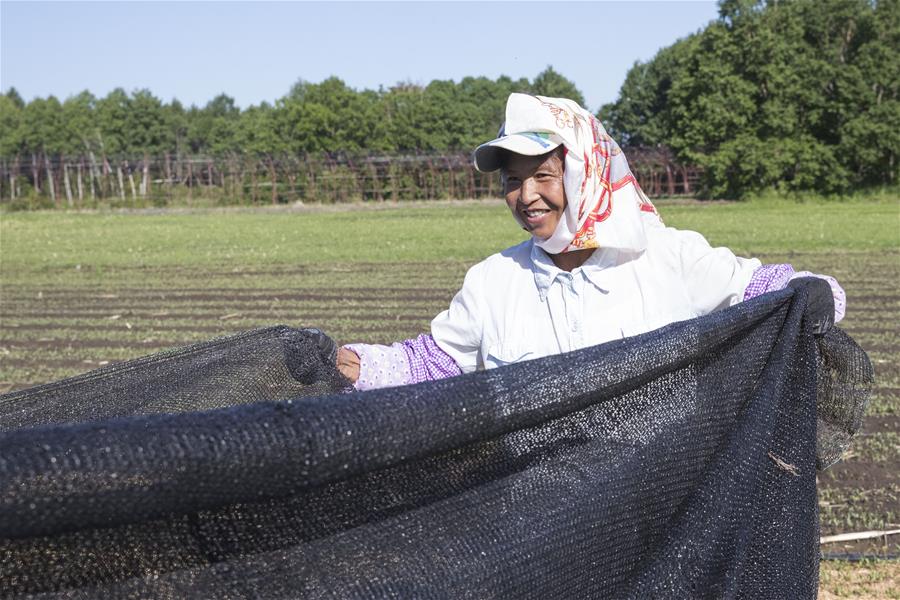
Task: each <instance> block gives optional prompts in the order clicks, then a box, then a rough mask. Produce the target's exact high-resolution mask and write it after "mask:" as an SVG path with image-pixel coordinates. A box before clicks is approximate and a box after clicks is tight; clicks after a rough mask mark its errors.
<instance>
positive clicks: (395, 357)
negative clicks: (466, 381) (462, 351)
mask: <svg viewBox="0 0 900 600" xmlns="http://www.w3.org/2000/svg"><path fill="white" fill-rule="evenodd" d="M344 347H345V348H347V349H349V350H352V351H353V352H355V353H356V355H357V356H359V379H357V380H356V384H355V387H356V389H357V390H360V391H365V390H372V389H375V388H383V387H392V386H397V385H408V384H410V383H419V382H420V381H433V380H435V379H443V378H445V377H453V376H454V375H460V374H462V371H461V370H460V368H459V366H458V365H457V364H456V361H454V360H453V359H452V358H451V357H450V356H449V355H448V354H447V353H446V352H444V351H443V350H441V349H440V347H439V346H438V345H437V344H436V343H435V341H434V338H432V337H431V336H430V335H428V334H422V335H420V336H419V337H417V338H414V339H411V340H406V341H404V342H399V343H396V344H391V345H390V346H382V345H380V344H348V345H347V346H344Z"/></svg>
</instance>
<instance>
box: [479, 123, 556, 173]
mask: <svg viewBox="0 0 900 600" xmlns="http://www.w3.org/2000/svg"><path fill="white" fill-rule="evenodd" d="M505 129H506V124H504V125H503V127H501V128H500V133H499V134H498V137H497V139H495V140H491V141H490V142H487V143H485V144H481V145H480V146H478V147H477V148H475V168H476V169H478V170H479V171H481V172H482V173H490V172H491V171H496V170H497V169H499V168H500V167H501V166H503V165H502V156H503V152H502V151H503V150H508V151H509V152H515V153H516V154H524V155H525V156H540V155H541V154H547V153H548V152H550V151H552V150H553V149H554V148H557V147H558V146H560V145H561V144H562V143H563V139H562V137H560V136H559V135H558V134H556V133H550V132H546V131H522V132H519V133H511V134H509V135H506V133H505Z"/></svg>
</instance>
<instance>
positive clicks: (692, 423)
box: [0, 288, 872, 599]
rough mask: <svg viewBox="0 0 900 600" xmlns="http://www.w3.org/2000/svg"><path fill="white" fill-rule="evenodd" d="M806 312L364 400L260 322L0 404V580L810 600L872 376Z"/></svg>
mask: <svg viewBox="0 0 900 600" xmlns="http://www.w3.org/2000/svg"><path fill="white" fill-rule="evenodd" d="M805 306H806V289H805V288H799V289H798V290H796V291H795V290H790V289H789V290H784V291H781V292H776V293H773V294H767V295H765V296H761V297H759V298H756V299H753V300H751V301H748V302H745V303H742V304H739V305H736V306H734V307H732V308H730V309H727V310H724V311H721V312H718V313H715V314H712V315H709V316H706V317H703V318H699V319H694V320H691V321H684V322H680V323H675V324H672V325H669V326H667V327H664V328H662V329H660V330H657V331H653V332H650V333H647V334H644V335H640V336H637V337H633V338H627V339H624V340H621V341H616V342H611V343H607V344H603V345H600V346H596V347H592V348H587V349H584V350H580V351H577V352H572V353H568V354H563V355H558V356H552V357H547V358H543V359H539V360H535V361H530V362H525V363H520V364H515V365H511V366H508V367H504V368H500V369H495V370H490V371H482V372H476V373H472V374H469V375H464V376H461V377H455V378H451V379H445V380H441V381H436V382H429V383H422V384H417V385H411V386H405V387H399V388H389V389H383V390H375V391H371V392H365V393H347V390H346V389H345V387H344V386H345V383H346V381H345V380H343V379H342V378H341V377H340V375H339V374H338V373H337V372H336V371H335V370H334V367H333V366H332V365H331V364H329V362H328V361H327V360H326V359H324V358H323V357H321V356H320V355H319V351H318V349H317V348H316V346H315V341H314V337H313V336H311V335H310V334H309V333H308V332H306V331H303V330H296V329H290V328H287V327H274V328H269V329H262V330H255V331H251V332H247V333H244V334H240V335H237V336H233V337H229V338H224V339H220V340H214V341H212V342H208V343H203V344H198V345H194V346H191V347H188V348H184V349H180V350H173V351H169V352H166V353H162V354H158V355H154V356H151V357H147V358H143V359H139V360H135V361H129V362H126V363H121V364H119V365H114V366H112V367H109V368H105V369H101V370H98V371H94V372H92V373H89V374H87V375H84V376H80V377H76V378H72V379H69V380H64V381H61V382H57V383H54V384H49V385H46V386H40V387H37V388H33V389H30V390H24V391H21V392H17V393H13V394H8V395H6V396H2V397H0V590H2V592H3V593H4V594H6V595H9V596H17V595H33V596H34V597H41V598H43V597H47V598H93V597H98V596H100V597H118V598H148V597H156V598H173V599H174V598H189V597H190V598H194V597H197V598H201V597H202V598H541V599H543V598H608V597H615V598H695V597H696V598H755V599H756V598H813V597H815V595H816V588H817V578H818V556H819V553H818V515H817V509H816V479H815V472H816V464H817V460H818V462H819V464H820V466H825V465H827V464H829V463H831V462H833V461H834V460H835V459H836V457H837V456H839V454H840V452H841V451H842V450H843V448H845V447H846V443H847V442H848V441H849V438H850V437H851V436H852V434H853V433H854V432H855V431H856V430H857V429H858V428H859V425H860V422H861V419H862V410H863V408H864V406H865V403H866V400H867V395H868V389H869V387H870V385H871V381H872V370H871V365H870V363H869V361H868V359H867V358H866V356H865V354H864V353H863V352H862V351H861V350H860V349H859V348H858V346H856V344H855V343H854V342H853V341H852V340H851V339H850V338H849V337H847V336H846V335H845V334H844V333H843V332H841V331H840V330H839V329H837V328H833V329H832V330H831V332H829V333H828V334H827V335H826V336H825V337H824V338H819V339H815V338H813V336H812V335H811V334H810V333H809V329H808V325H807V321H806V320H805V319H804V318H803V317H804V310H805ZM817 430H818V438H819V439H818V448H819V451H818V453H817Z"/></svg>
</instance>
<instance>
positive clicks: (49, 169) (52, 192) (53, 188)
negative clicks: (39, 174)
mask: <svg viewBox="0 0 900 600" xmlns="http://www.w3.org/2000/svg"><path fill="white" fill-rule="evenodd" d="M44 168H45V169H46V170H47V185H48V186H50V199H51V200H53V204H56V186H55V185H53V168H52V167H51V166H50V161H49V160H48V159H47V156H46V155H44Z"/></svg>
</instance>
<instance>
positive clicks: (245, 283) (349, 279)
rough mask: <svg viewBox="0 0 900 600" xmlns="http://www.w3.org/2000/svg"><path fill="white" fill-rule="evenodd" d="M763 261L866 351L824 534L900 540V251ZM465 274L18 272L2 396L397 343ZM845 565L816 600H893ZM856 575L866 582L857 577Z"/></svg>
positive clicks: (892, 545)
mask: <svg viewBox="0 0 900 600" xmlns="http://www.w3.org/2000/svg"><path fill="white" fill-rule="evenodd" d="M760 258H761V259H763V261H764V262H791V263H793V264H794V265H795V267H797V268H798V269H799V268H803V269H808V270H811V271H813V272H820V273H822V272H824V273H829V274H832V275H834V276H835V277H837V278H838V279H839V280H840V281H841V283H842V284H843V285H844V287H845V289H846V290H847V291H848V314H847V318H846V320H845V321H844V322H843V323H842V324H841V327H843V328H844V329H845V330H846V331H847V332H848V333H850V334H851V335H852V336H853V337H854V338H855V339H856V340H857V342H859V343H860V345H861V346H862V347H863V348H864V349H865V350H867V352H868V353H869V355H870V357H871V359H872V361H873V364H874V366H875V372H876V387H875V391H874V394H873V398H872V402H871V405H870V408H869V411H868V415H867V417H866V420H865V425H864V430H863V433H862V434H861V435H860V436H859V437H858V439H857V441H856V442H855V444H854V446H853V447H852V448H851V450H850V451H849V452H848V453H847V455H846V456H845V457H844V460H843V462H841V463H839V464H838V465H836V466H834V467H832V468H831V469H829V470H827V471H825V472H823V473H820V474H819V490H820V491H819V509H820V514H821V524H822V534H823V535H830V534H835V533H844V532H852V531H862V530H872V529H891V528H893V529H896V528H900V433H898V432H900V327H898V323H900V286H898V284H897V282H898V281H900V252H897V251H887V252H885V251H878V252H865V251H843V252H840V251H835V252H805V253H792V254H768V255H763V256H760ZM470 264H471V261H468V260H466V261H464V260H449V261H422V262H403V263H396V264H391V263H383V262H382V263H366V262H353V263H348V262H346V261H342V262H333V263H328V262H322V263H317V264H306V265H298V266H290V265H271V266H266V265H262V266H261V265H258V264H257V265H246V264H240V263H239V262H235V264H232V265H227V266H223V265H219V266H215V267H182V266H165V265H163V266H151V267H141V266H134V265H126V266H109V265H103V266H98V265H93V266H92V265H88V264H85V265H81V264H79V265H76V266H75V267H72V266H68V267H56V266H52V265H50V266H44V267H37V268H35V269H33V270H31V271H29V272H27V273H26V272H18V271H16V270H10V269H4V271H3V279H4V285H3V289H2V298H0V317H2V327H0V392H7V391H12V390H16V389H20V388H24V387H28V386H31V385H35V384H39V383H43V382H47V381H52V380H55V379H59V378H61V377H65V376H70V375H74V374H77V373H81V372H84V371H88V370H91V369H94V368H97V367H99V366H103V365H105V364H109V363H112V362H116V361H121V360H126V359H130V358H135V357H138V356H142V355H146V354H149V353H152V352H155V351H158V350H161V349H164V348H169V347H172V346H177V345H182V344H185V343H189V342H193V341H198V340H205V339H209V338H211V337H216V336H220V335H226V334H229V333H233V332H237V331H242V330H246V329H249V328H253V327H258V326H264V325H272V324H275V323H284V324H288V325H291V326H296V327H299V326H315V327H319V328H321V329H323V330H325V331H326V332H328V333H329V334H330V335H332V337H334V338H335V339H336V340H338V341H339V342H342V343H347V342H354V341H361V342H380V343H389V342H392V341H396V340H400V339H404V338H406V337H411V336H414V335H417V334H418V333H420V332H423V331H427V330H428V326H429V322H430V320H431V318H432V317H433V316H434V315H435V314H436V313H437V312H439V311H440V310H443V309H444V308H445V307H446V306H447V304H448V302H449V301H450V299H451V298H452V296H453V294H454V293H455V291H456V290H457V289H458V287H459V285H460V283H461V282H462V278H463V275H464V274H465V271H466V269H467V268H468V266H470ZM823 552H824V553H825V554H826V556H828V555H831V556H839V555H844V554H856V555H858V554H864V555H867V556H872V557H877V556H883V557H888V556H897V555H898V554H900V536H892V537H890V538H887V539H876V540H869V541H865V542H856V543H847V544H829V545H827V546H823ZM848 564H849V563H843V562H831V561H824V562H823V564H822V590H823V595H822V597H825V598H846V597H872V598H875V597H879V598H880V597H896V598H900V595H898V594H900V593H898V591H897V590H898V589H900V569H898V568H897V565H898V563H897V562H895V561H888V562H882V561H876V562H875V563H870V564H869V565H868V566H866V567H865V569H868V571H865V569H864V570H863V571H860V570H859V569H856V570H854V568H852V567H848ZM862 572H865V573H874V574H875V575H872V576H870V577H868V579H866V578H865V577H863V576H861V575H860V573H862ZM854 578H855V579H854ZM850 581H854V582H855V583H852V584H850V583H848V582H850ZM867 582H868V583H867ZM870 584H871V585H870ZM867 590H868V591H867Z"/></svg>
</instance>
